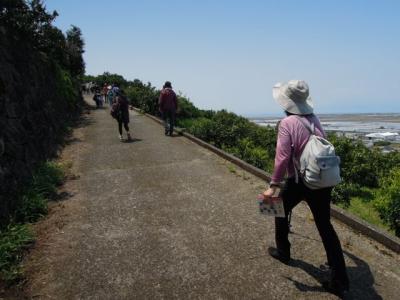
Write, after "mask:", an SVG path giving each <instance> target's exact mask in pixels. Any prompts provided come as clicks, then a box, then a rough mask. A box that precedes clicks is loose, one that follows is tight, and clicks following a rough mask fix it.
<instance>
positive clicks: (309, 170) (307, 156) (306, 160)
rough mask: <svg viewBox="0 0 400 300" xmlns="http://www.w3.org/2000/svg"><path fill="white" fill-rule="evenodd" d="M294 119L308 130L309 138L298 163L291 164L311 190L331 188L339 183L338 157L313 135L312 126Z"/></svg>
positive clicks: (303, 120)
mask: <svg viewBox="0 0 400 300" xmlns="http://www.w3.org/2000/svg"><path fill="white" fill-rule="evenodd" d="M296 118H297V119H298V120H299V121H300V122H301V123H302V124H303V125H304V127H306V128H307V129H308V131H309V132H310V137H309V139H308V141H307V144H306V145H305V147H304V150H303V152H302V153H301V155H300V161H299V162H296V161H295V159H294V157H293V163H294V166H295V169H296V181H297V180H298V175H297V174H298V173H299V174H300V177H301V178H302V179H303V182H304V184H305V185H306V186H307V187H309V188H310V189H312V190H316V189H321V188H326V187H333V186H335V185H337V184H338V183H340V182H341V181H342V179H341V178H340V167H339V165H340V157H339V156H337V155H336V154H335V148H334V147H333V145H332V144H331V143H330V142H329V141H328V140H326V139H324V138H323V137H320V136H317V135H315V133H314V130H315V128H314V124H313V123H311V124H309V122H308V121H307V120H305V119H303V118H301V117H299V116H296Z"/></svg>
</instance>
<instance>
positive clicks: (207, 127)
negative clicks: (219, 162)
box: [188, 118, 215, 144]
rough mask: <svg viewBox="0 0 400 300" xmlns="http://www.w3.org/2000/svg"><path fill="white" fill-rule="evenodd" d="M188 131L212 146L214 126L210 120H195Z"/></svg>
mask: <svg viewBox="0 0 400 300" xmlns="http://www.w3.org/2000/svg"><path fill="white" fill-rule="evenodd" d="M188 130H189V132H190V133H191V134H193V135H194V136H196V137H198V138H199V139H202V140H204V141H206V142H210V143H211V144H214V140H215V124H214V122H213V121H212V120H210V119H206V118H199V119H195V120H193V122H192V124H190V127H189V128H188Z"/></svg>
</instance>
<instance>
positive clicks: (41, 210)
mask: <svg viewBox="0 0 400 300" xmlns="http://www.w3.org/2000/svg"><path fill="white" fill-rule="evenodd" d="M63 180H64V171H63V169H62V168H61V167H60V166H59V165H58V164H56V163H53V162H46V163H44V164H43V165H41V166H40V167H39V168H38V169H37V170H36V172H35V173H34V174H33V176H32V180H31V183H30V184H29V185H28V186H27V187H26V188H25V190H24V191H23V193H22V195H21V196H20V200H19V205H18V208H17V210H16V213H15V221H16V222H19V223H26V222H35V221H37V220H38V219H40V218H41V217H42V216H44V215H46V214H47V200H48V199H52V198H54V197H55V196H56V195H57V187H58V186H59V185H61V184H62V182H63Z"/></svg>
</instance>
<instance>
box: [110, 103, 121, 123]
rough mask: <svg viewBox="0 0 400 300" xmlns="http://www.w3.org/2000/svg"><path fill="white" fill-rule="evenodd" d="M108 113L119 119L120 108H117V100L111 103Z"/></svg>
mask: <svg viewBox="0 0 400 300" xmlns="http://www.w3.org/2000/svg"><path fill="white" fill-rule="evenodd" d="M110 115H111V117H113V118H114V119H117V120H119V119H120V116H121V110H120V108H119V103H118V102H115V103H113V105H112V106H111V110H110Z"/></svg>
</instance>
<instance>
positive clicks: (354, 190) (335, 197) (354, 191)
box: [332, 182, 360, 207]
mask: <svg viewBox="0 0 400 300" xmlns="http://www.w3.org/2000/svg"><path fill="white" fill-rule="evenodd" d="M359 193H360V186H359V185H358V184H354V183H346V182H342V183H340V184H338V185H337V186H335V187H334V188H333V190H332V201H333V203H336V204H342V205H344V206H345V207H347V206H348V205H349V204H350V198H351V197H353V196H358V195H359Z"/></svg>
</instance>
